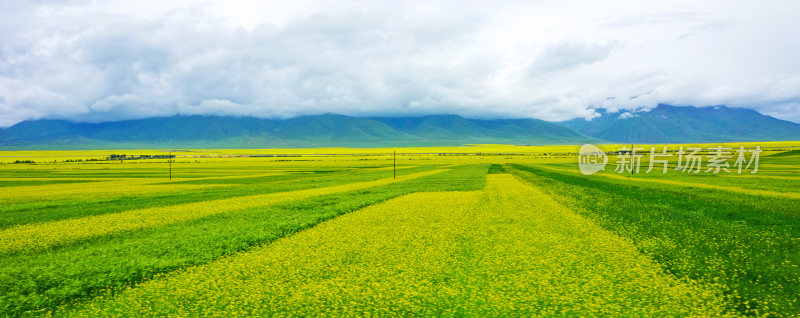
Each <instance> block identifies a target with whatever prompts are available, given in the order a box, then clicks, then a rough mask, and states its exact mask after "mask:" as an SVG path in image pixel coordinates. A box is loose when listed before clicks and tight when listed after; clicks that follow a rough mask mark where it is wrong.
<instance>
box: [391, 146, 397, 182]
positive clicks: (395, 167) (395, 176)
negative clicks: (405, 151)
mask: <svg viewBox="0 0 800 318" xmlns="http://www.w3.org/2000/svg"><path fill="white" fill-rule="evenodd" d="M392 173H393V178H395V179H397V150H395V151H394V163H393V164H392Z"/></svg>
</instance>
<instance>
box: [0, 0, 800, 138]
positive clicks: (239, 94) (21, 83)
mask: <svg viewBox="0 0 800 318" xmlns="http://www.w3.org/2000/svg"><path fill="white" fill-rule="evenodd" d="M0 12H2V13H0V17H2V19H0V97H2V98H0V126H7V125H11V124H13V123H15V122H18V121H21V120H25V119H32V118H42V117H50V118H68V119H75V120H89V121H100V120H114V119H128V118H140V117H147V116H166V115H171V114H177V113H180V114H231V115H253V116H259V117H289V116H296V115H301V114H313V113H325V112H336V113H344V114H350V115H403V114H431V113H457V114H461V115H465V116H470V117H536V118H542V119H547V120H563V119H568V118H574V117H585V118H591V117H593V116H596V113H595V112H594V110H592V108H593V107H608V108H610V109H612V110H633V109H637V108H640V107H653V106H655V105H656V104H658V103H672V104H679V105H698V106H704V105H718V104H727V105H731V106H743V107H752V108H755V109H757V110H759V111H761V112H764V113H766V114H769V115H773V116H776V117H779V118H784V119H790V120H795V121H800V107H798V105H800V60H798V59H797V58H796V56H798V55H800V34H798V33H800V31H798V30H800V29H798V28H797V27H796V26H795V21H796V20H797V19H798V18H800V4H798V3H795V2H783V1H766V2H764V1H762V2H758V3H755V2H745V1H735V2H730V1H709V2H697V1H670V2H641V1H613V2H610V3H604V4H602V5H601V4H599V3H596V2H593V1H574V2H558V3H533V2H527V1H521V2H504V3H502V4H500V3H498V4H496V5H492V4H489V3H487V2H464V1H440V2H430V1H419V2H404V4H403V5H402V6H401V5H398V4H395V3H389V2H382V3H376V2H350V1H347V2H343V1H243V0H242V1H239V0H237V1H224V2H222V1H220V2H206V3H203V4H200V5H198V4H196V2H191V1H177V2H175V1H137V2H128V1H102V2H94V1H69V2H34V3H29V2H11V1H0Z"/></svg>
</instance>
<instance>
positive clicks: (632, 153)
mask: <svg viewBox="0 0 800 318" xmlns="http://www.w3.org/2000/svg"><path fill="white" fill-rule="evenodd" d="M634 154H635V153H634V152H633V144H631V177H633V160H634V159H635V158H633V155H634Z"/></svg>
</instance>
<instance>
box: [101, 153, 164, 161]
mask: <svg viewBox="0 0 800 318" xmlns="http://www.w3.org/2000/svg"><path fill="white" fill-rule="evenodd" d="M172 158H175V155H138V156H134V155H131V156H128V155H126V154H121V155H118V154H112V155H110V156H108V157H106V160H142V159H172Z"/></svg>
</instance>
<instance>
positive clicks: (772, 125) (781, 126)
mask: <svg viewBox="0 0 800 318" xmlns="http://www.w3.org/2000/svg"><path fill="white" fill-rule="evenodd" d="M595 112H597V113H598V114H600V116H598V117H595V118H592V119H591V120H585V119H573V120H568V121H565V122H561V123H559V124H560V125H563V126H564V127H568V128H571V129H573V130H576V131H578V132H580V133H583V134H586V135H588V136H592V137H595V138H600V139H603V140H607V141H611V142H635V143H682V142H734V141H771V140H800V124H797V123H793V122H789V121H785V120H781V119H777V118H773V117H770V116H766V115H762V114H760V113H758V112H757V111H755V110H752V109H749V108H735V107H728V106H725V105H714V106H707V107H694V106H674V105H668V104H659V105H657V106H656V107H654V108H652V109H649V110H642V109H639V110H634V111H619V112H617V113H618V115H617V114H616V113H610V112H608V111H607V110H605V109H595Z"/></svg>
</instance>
